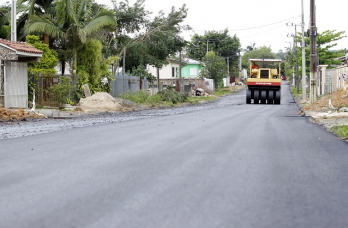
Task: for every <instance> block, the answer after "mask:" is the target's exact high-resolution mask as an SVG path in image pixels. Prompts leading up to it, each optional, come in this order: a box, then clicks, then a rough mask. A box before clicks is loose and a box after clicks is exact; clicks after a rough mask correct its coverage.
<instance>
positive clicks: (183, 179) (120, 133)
mask: <svg viewBox="0 0 348 228" xmlns="http://www.w3.org/2000/svg"><path fill="white" fill-rule="evenodd" d="M223 99H231V100H233V99H235V100H237V101H239V102H235V103H233V102H231V104H227V105H223V106H217V107H215V108H212V109H206V110H197V111H193V112H189V113H182V114H176V115H167V116H160V117H155V118H145V119H135V120H130V121H124V122H117V123H107V124H103V125H96V126H89V127H83V128H74V129H69V130H63V131H57V132H52V133H47V134H40V135H33V136H27V137H21V138H11V139H3V140H0V227H2V228H7V227H40V228H41V227H50V228H52V227H97V228H101V227H120V228H128V227H142V228H144V227H151V228H152V227H158V228H171V227H173V228H177V227H180V228H185V227H187V228H195V227H197V228H205V227H207V228H212V227H218V228H223V227H238V228H243V227H258V228H259V227H267V228H270V227H282V228H283V227H291V228H293V227H304V228H308V227H316V228H320V227H336V228H337V227H348V216H347V215H348V165H347V164H348V144H347V143H345V142H343V141H342V140H340V139H338V138H337V137H336V136H334V135H332V134H331V133H328V132H326V131H325V130H324V129H323V128H321V127H320V126H317V125H314V124H312V123H310V122H309V121H307V119H306V118H305V117H301V116H299V115H298V114H297V113H298V108H297V106H296V104H295V103H294V101H293V99H292V97H291V95H290V93H289V89H288V86H287V85H284V86H283V91H282V103H281V105H246V104H244V102H243V104H241V102H240V101H244V100H245V95H244V92H242V93H238V94H236V95H233V96H227V97H225V98H223Z"/></svg>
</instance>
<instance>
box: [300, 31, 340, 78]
mask: <svg viewBox="0 0 348 228" xmlns="http://www.w3.org/2000/svg"><path fill="white" fill-rule="evenodd" d="M344 34H345V31H341V32H337V31H336V30H326V31H324V32H321V33H318V36H317V53H318V57H319V59H318V62H319V65H328V68H332V67H334V66H335V65H340V64H341V63H340V60H338V59H337V57H341V56H343V55H344V54H345V51H344V50H333V49H334V47H335V46H337V42H336V41H338V40H341V39H342V38H344V37H346V36H345V35H344ZM299 35H300V34H299ZM297 40H298V41H299V40H301V39H300V36H298V37H297ZM306 43H307V44H309V37H306ZM298 48H299V51H298V58H299V62H302V55H301V54H300V53H301V51H300V48H301V47H298ZM305 51H306V70H307V74H308V75H309V71H310V67H309V65H310V47H309V46H306V49H305Z"/></svg>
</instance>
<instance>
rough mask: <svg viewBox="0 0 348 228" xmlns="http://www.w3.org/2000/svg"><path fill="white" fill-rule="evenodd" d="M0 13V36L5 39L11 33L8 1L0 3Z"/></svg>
mask: <svg viewBox="0 0 348 228" xmlns="http://www.w3.org/2000/svg"><path fill="white" fill-rule="evenodd" d="M0 13H1V14H2V15H3V16H1V17H0V38H2V39H6V38H8V37H9V36H10V35H11V25H10V22H11V5H10V2H6V3H5V4H4V5H0Z"/></svg>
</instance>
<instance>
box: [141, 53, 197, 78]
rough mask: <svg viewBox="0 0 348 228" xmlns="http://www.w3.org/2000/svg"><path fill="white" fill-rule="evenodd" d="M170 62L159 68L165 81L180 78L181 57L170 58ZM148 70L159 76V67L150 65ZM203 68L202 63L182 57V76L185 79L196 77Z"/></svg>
mask: <svg viewBox="0 0 348 228" xmlns="http://www.w3.org/2000/svg"><path fill="white" fill-rule="evenodd" d="M167 61H168V62H169V64H167V65H165V66H163V67H162V68H161V69H159V79H160V80H164V81H168V80H169V81H170V80H173V81H175V80H176V79H178V78H179V67H180V66H179V65H180V61H179V59H173V58H168V59H167ZM147 69H148V72H149V73H151V74H152V75H154V76H155V77H157V69H156V68H155V67H154V66H150V65H148V67H147ZM201 69H202V63H201V62H199V61H197V60H194V59H189V58H182V67H181V77H182V78H183V79H196V78H198V77H199V72H200V70H201Z"/></svg>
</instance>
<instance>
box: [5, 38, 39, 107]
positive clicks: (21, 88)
mask: <svg viewBox="0 0 348 228" xmlns="http://www.w3.org/2000/svg"><path fill="white" fill-rule="evenodd" d="M42 54H43V52H42V51H40V50H38V49H36V48H34V47H33V46H31V45H29V44H27V43H25V42H17V41H9V40H4V39H0V105H2V106H4V107H5V108H27V107H28V66H27V63H28V62H38V61H40V58H41V56H42Z"/></svg>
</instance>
